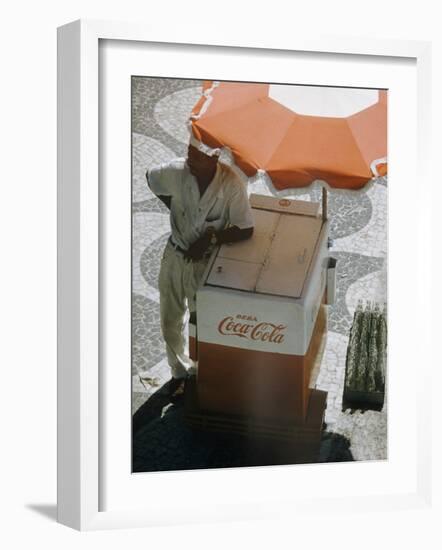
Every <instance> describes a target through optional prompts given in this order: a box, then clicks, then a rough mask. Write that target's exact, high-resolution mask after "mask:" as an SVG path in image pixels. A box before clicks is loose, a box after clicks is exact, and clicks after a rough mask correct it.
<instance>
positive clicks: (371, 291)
mask: <svg viewBox="0 0 442 550" xmlns="http://www.w3.org/2000/svg"><path fill="white" fill-rule="evenodd" d="M359 300H362V301H363V302H364V303H365V302H366V301H367V300H369V301H370V302H373V301H374V302H377V303H379V304H381V305H382V304H384V303H386V302H387V272H386V270H385V269H382V270H380V271H375V272H374V273H369V274H368V275H366V276H365V277H362V278H361V279H358V280H357V281H355V282H354V283H353V284H352V285H350V286H349V288H348V290H347V294H346V295H345V303H346V305H347V308H348V311H349V312H350V313H351V315H353V314H354V312H355V309H356V306H357V305H358V301H359Z"/></svg>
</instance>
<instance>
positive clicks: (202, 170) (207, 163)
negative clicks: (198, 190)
mask: <svg viewBox="0 0 442 550" xmlns="http://www.w3.org/2000/svg"><path fill="white" fill-rule="evenodd" d="M217 163H218V155H217V154H214V155H212V156H209V155H206V154H205V153H203V152H202V151H200V150H199V149H197V148H196V147H195V146H194V145H191V144H189V148H188V149H187V166H188V167H189V170H190V173H191V174H192V175H193V176H195V177H196V178H201V179H205V178H207V177H212V176H213V174H214V172H215V170H216V165H217Z"/></svg>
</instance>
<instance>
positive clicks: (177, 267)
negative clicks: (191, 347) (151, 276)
mask: <svg viewBox="0 0 442 550" xmlns="http://www.w3.org/2000/svg"><path fill="white" fill-rule="evenodd" d="M206 265H207V258H204V259H203V260H201V261H199V262H191V261H186V260H185V259H184V257H183V255H182V254H181V253H180V252H178V251H176V250H175V249H174V248H173V247H172V245H171V244H170V243H169V242H168V243H167V245H166V247H165V249H164V252H163V257H162V260H161V269H160V276H159V282H158V286H159V290H160V319H161V331H162V333H163V338H164V341H165V344H166V353H167V360H168V363H169V366H170V368H171V371H172V376H173V377H174V378H184V377H185V376H186V374H187V370H188V369H189V367H190V366H191V365H192V362H191V360H190V359H189V356H188V355H187V354H186V342H185V335H184V330H185V323H186V314H187V311H190V312H193V311H196V290H197V288H198V284H199V282H200V280H201V278H202V276H203V274H204V270H205V268H206Z"/></svg>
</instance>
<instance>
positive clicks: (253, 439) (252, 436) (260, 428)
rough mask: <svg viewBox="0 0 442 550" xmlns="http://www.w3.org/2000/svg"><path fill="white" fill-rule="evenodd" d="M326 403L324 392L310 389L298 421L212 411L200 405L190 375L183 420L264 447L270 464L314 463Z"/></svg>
mask: <svg viewBox="0 0 442 550" xmlns="http://www.w3.org/2000/svg"><path fill="white" fill-rule="evenodd" d="M326 403H327V392H324V391H321V390H312V391H311V394H310V399H309V405H308V410H307V415H306V418H305V420H304V421H303V422H297V423H296V422H294V421H293V420H287V421H281V420H274V419H258V418H250V417H245V416H240V415H230V414H223V413H215V412H211V411H206V410H203V409H201V408H200V406H199V403H198V394H197V387H196V378H195V377H194V376H192V377H190V378H189V379H188V380H187V381H186V389H185V396H184V419H185V422H186V424H187V425H188V426H189V427H190V428H193V429H197V430H205V431H210V432H217V433H219V434H225V435H229V436H232V435H233V436H239V437H241V438H242V439H245V440H247V445H248V446H250V447H251V449H252V448H256V450H257V451H260V452H262V451H263V450H265V449H266V448H267V450H269V451H270V452H271V454H272V457H273V459H272V461H271V462H272V463H273V464H288V463H293V462H316V461H317V460H318V457H319V447H320V443H321V434H322V427H323V421H324V413H325V409H326Z"/></svg>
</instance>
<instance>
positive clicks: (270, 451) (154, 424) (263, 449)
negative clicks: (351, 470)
mask: <svg viewBox="0 0 442 550" xmlns="http://www.w3.org/2000/svg"><path fill="white" fill-rule="evenodd" d="M167 390H168V387H167V384H166V385H164V386H163V387H161V388H160V389H159V390H158V391H157V392H155V393H154V394H153V395H152V396H151V397H150V398H149V399H148V400H147V401H146V402H145V403H144V404H143V405H142V406H141V407H140V408H139V409H138V410H137V411H136V413H135V414H134V416H133V432H132V438H133V439H132V447H133V448H132V470H133V472H134V473H136V472H137V473H139V472H156V471H171V470H194V469H209V468H234V467H248V466H274V465H287V464H303V463H306V462H307V461H305V460H302V459H299V458H294V457H293V454H292V453H291V452H290V451H289V450H288V448H287V447H286V446H284V445H281V444H279V443H275V442H274V441H271V440H264V439H257V438H256V437H252V436H250V437H246V436H238V435H233V434H225V433H222V434H221V433H215V432H207V431H200V430H194V429H191V428H190V427H189V426H188V425H187V424H186V422H185V418H184V399H183V397H182V396H180V397H179V398H174V399H171V398H170V397H169V396H168V392H167ZM352 460H353V456H352V454H351V451H350V442H349V440H348V439H346V438H345V437H343V436H341V435H339V434H336V433H333V432H329V431H327V429H325V430H324V431H323V433H322V438H321V445H320V451H319V456H318V459H317V462H345V461H352Z"/></svg>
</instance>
